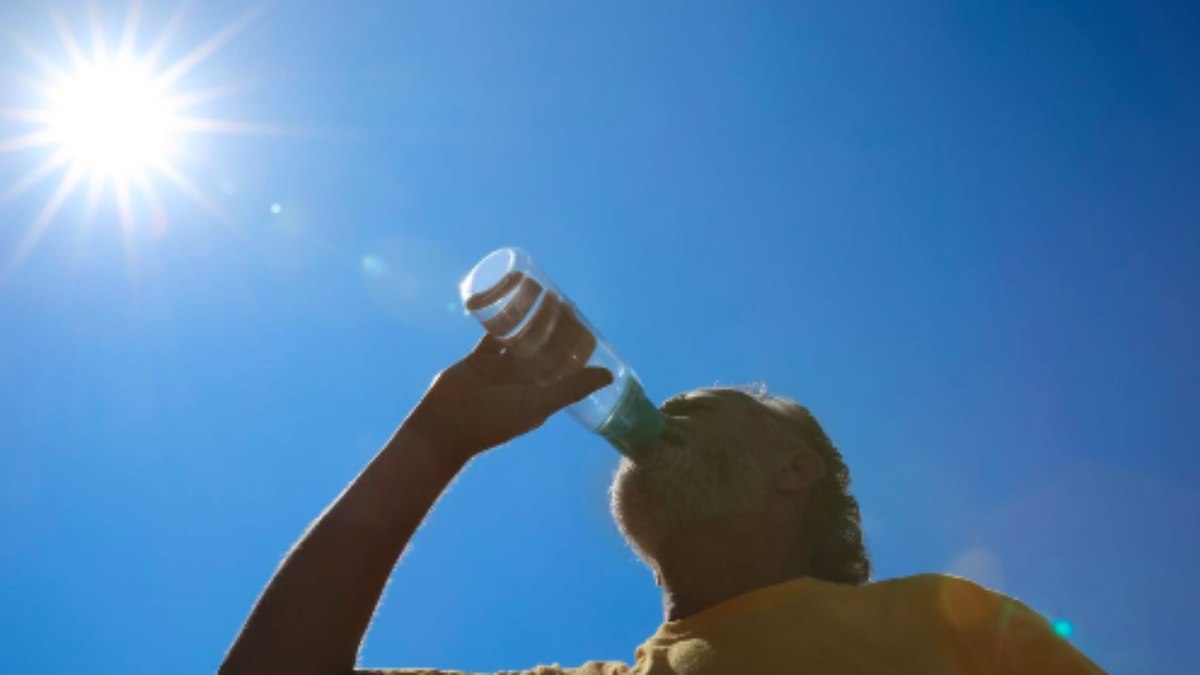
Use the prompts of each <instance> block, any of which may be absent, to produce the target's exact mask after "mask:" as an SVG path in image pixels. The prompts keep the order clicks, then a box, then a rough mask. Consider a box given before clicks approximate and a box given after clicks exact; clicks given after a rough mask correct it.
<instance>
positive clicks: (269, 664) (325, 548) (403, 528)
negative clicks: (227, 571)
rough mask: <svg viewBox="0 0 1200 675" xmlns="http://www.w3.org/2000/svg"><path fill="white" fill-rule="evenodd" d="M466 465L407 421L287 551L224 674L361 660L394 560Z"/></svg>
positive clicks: (312, 669)
mask: <svg viewBox="0 0 1200 675" xmlns="http://www.w3.org/2000/svg"><path fill="white" fill-rule="evenodd" d="M462 466H463V464H462V463H461V462H460V461H458V460H455V459H453V456H452V455H451V454H450V453H446V452H441V453H439V452H438V448H437V447H436V446H435V445H434V444H433V443H431V442H430V441H429V440H428V439H427V438H425V437H424V436H423V435H422V433H421V432H420V431H419V430H418V429H416V428H415V427H414V426H413V425H409V424H405V425H402V426H401V427H400V429H399V431H397V432H396V434H395V436H393V437H392V439H391V440H390V441H389V442H388V443H387V445H386V446H384V448H383V450H382V451H380V452H379V454H378V455H376V456H375V458H374V459H373V460H371V463H370V464H368V465H367V468H366V469H364V470H363V472H362V473H361V474H359V476H358V477H357V478H355V479H354V482H353V483H351V484H350V487H348V488H347V489H346V490H345V491H344V492H343V493H342V494H341V496H340V497H338V499H337V500H336V501H334V503H333V504H332V505H331V506H330V507H329V508H328V509H326V510H325V512H324V513H323V514H321V516H320V517H318V518H317V520H316V522H315V523H313V525H312V526H311V527H310V528H309V530H308V532H307V533H305V535H304V536H303V537H302V538H301V539H300V541H299V543H297V544H296V546H295V548H293V549H292V551H291V553H289V554H288V556H287V558H286V559H285V560H284V562H283V564H282V566H280V568H279V571H278V572H277V573H276V574H275V577H274V578H273V579H271V583H270V585H269V586H267V589H266V591H265V592H264V593H263V595H262V597H261V598H260V599H259V601H258V603H257V604H256V605H255V606H254V609H253V611H252V612H251V613H250V618H249V619H248V620H247V621H246V625H245V626H244V627H243V628H242V631H241V633H240V634H239V635H238V637H237V640H236V641H235V642H234V643H233V647H232V648H231V649H230V651H229V654H228V656H227V657H226V658H225V662H224V664H222V666H221V671H220V672H221V673H222V675H233V674H235V673H276V672H278V673H285V672H286V673H296V674H300V673H347V672H349V671H350V670H352V669H353V667H354V662H355V657H356V654H357V653H358V645H359V643H360V642H361V641H362V637H363V634H364V633H366V630H367V625H368V624H369V623H370V620H371V616H372V614H373V613H374V611H375V605H376V603H377V602H378V600H379V596H380V594H381V593H382V592H383V587H384V585H385V584H386V583H387V579H388V576H389V575H390V574H391V571H392V567H393V566H395V564H396V560H397V559H398V558H399V557H400V553H401V552H402V551H403V550H404V547H405V546H406V545H407V544H408V540H409V539H410V538H411V537H412V535H413V533H414V532H416V530H417V526H418V525H420V523H421V521H422V520H423V519H424V518H425V514H427V513H428V512H429V509H430V507H431V506H433V503H434V501H436V500H437V498H438V495H440V494H441V493H442V491H443V490H444V489H445V488H446V486H447V485H449V484H450V481H451V480H452V479H453V478H454V476H455V474H457V473H458V471H459V470H460V469H461V468H462Z"/></svg>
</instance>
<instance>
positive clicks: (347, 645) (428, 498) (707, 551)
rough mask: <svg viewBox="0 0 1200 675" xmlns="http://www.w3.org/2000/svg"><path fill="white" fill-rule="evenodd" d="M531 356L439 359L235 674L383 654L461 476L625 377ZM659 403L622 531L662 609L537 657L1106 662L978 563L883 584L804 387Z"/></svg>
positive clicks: (1066, 667)
mask: <svg viewBox="0 0 1200 675" xmlns="http://www.w3.org/2000/svg"><path fill="white" fill-rule="evenodd" d="M530 367H531V366H530V362H528V361H522V360H520V359H518V358H517V357H515V356H513V355H512V353H511V351H510V350H508V349H506V348H505V346H504V345H503V344H502V343H501V342H500V341H498V340H497V339H495V338H492V337H490V336H488V337H484V338H483V339H482V340H481V341H480V342H479V344H478V345H477V346H476V347H475V349H474V350H472V351H471V353H470V354H468V355H467V356H466V357H465V358H464V359H462V360H461V361H459V362H458V363H456V364H454V365H453V366H451V367H450V368H448V369H446V370H445V371H443V372H441V373H440V374H439V375H438V376H437V377H436V378H435V379H434V381H433V384H432V385H431V386H430V388H429V390H428V392H427V393H426V394H425V396H424V397H423V398H422V400H421V402H420V403H419V404H418V405H417V406H416V408H414V410H413V411H412V412H411V413H410V415H409V416H408V418H407V419H405V421H404V423H403V424H402V425H401V426H400V428H399V430H397V432H396V434H395V435H394V436H393V437H392V439H391V440H390V441H389V442H388V443H387V445H386V446H385V447H384V448H383V450H382V451H380V453H379V454H378V455H377V456H376V457H375V458H374V459H373V460H372V461H371V463H370V464H369V465H368V466H367V467H366V469H364V470H363V472H362V473H361V474H360V475H359V476H358V477H357V478H356V479H355V480H354V482H353V483H351V485H350V487H349V488H347V489H346V490H345V492H343V493H342V494H341V496H339V497H338V498H337V500H335V501H334V503H333V504H332V505H331V506H330V507H329V508H328V509H327V510H326V511H325V512H324V513H323V514H321V516H320V517H319V518H318V519H317V521H316V522H315V523H314V524H313V526H312V527H311V528H310V529H309V530H308V532H307V533H305V534H304V536H303V537H302V538H301V540H300V542H299V543H298V544H297V545H296V547H295V548H294V549H293V550H292V552H291V553H290V554H289V555H288V557H287V559H286V560H285V561H284V563H283V564H282V566H281V567H280V569H279V571H278V572H277V573H276V574H275V576H274V578H273V579H272V580H271V582H270V584H269V585H268V586H267V589H266V591H265V592H264V593H263V595H262V597H261V598H260V599H259V601H258V603H257V604H256V605H255V607H254V609H253V611H252V612H251V614H250V617H249V619H248V620H247V622H246V625H245V627H244V628H243V629H242V631H241V633H240V634H239V635H238V637H237V640H236V641H235V642H234V644H233V647H232V648H231V649H230V652H229V654H228V655H227V657H226V659H225V662H224V664H222V667H221V673H222V674H223V675H237V674H242V673H256V674H257V673H287V674H288V675H302V674H306V673H314V674H330V675H332V674H338V675H348V674H350V673H352V672H362V673H366V672H372V671H355V670H354V668H355V662H356V654H357V652H358V648H359V644H360V643H361V641H362V638H363V635H364V633H365V632H366V630H367V626H368V624H369V622H370V619H371V616H372V614H373V612H374V609H375V605H376V603H377V602H378V600H379V596H380V593H381V592H382V591H383V588H384V585H385V583H386V581H387V578H388V576H389V575H390V574H391V571H392V568H393V566H394V565H395V563H396V560H397V559H398V558H399V556H400V554H401V553H402V552H403V551H404V548H405V546H406V544H407V543H408V540H409V538H410V537H411V536H412V535H413V533H414V532H415V531H416V529H417V527H418V526H419V525H420V523H421V520H422V519H423V518H424V517H425V515H426V513H427V512H428V511H429V509H430V507H431V506H432V505H433V503H434V502H435V501H436V500H437V498H438V496H439V495H440V494H441V493H442V491H443V490H444V489H445V488H446V486H447V485H449V483H450V482H451V480H453V478H454V477H455V475H456V474H457V473H458V472H459V471H461V470H463V468H464V467H465V466H466V465H467V463H468V462H469V461H470V460H471V458H473V457H474V456H476V455H478V454H480V453H482V452H485V451H486V450H488V449H490V448H493V447H495V446H498V445H500V444H502V443H505V442H507V441H509V440H511V439H513V438H515V437H517V436H520V435H521V434H524V433H526V432H529V431H531V430H533V429H535V428H537V427H538V426H540V425H541V424H542V423H543V422H544V421H545V420H546V419H547V418H548V417H549V416H550V415H551V414H553V413H554V412H555V411H557V410H559V409H561V408H563V407H565V406H567V405H569V404H571V403H573V402H575V401H578V400H580V399H582V398H584V397H585V396H587V395H588V394H590V393H591V392H592V391H594V390H596V389H599V388H601V387H603V386H605V385H606V384H608V383H609V382H611V379H612V376H611V374H610V373H609V372H608V371H606V370H603V369H600V368H577V369H575V370H574V371H573V372H571V373H569V374H568V375H566V376H564V377H561V378H559V379H557V380H555V381H553V382H537V381H536V380H537V377H536V374H531V373H530V372H529V370H528V369H529V368H530ZM662 410H663V412H664V414H666V415H667V427H666V431H665V432H664V434H663V436H662V439H661V440H660V441H658V442H657V443H656V444H655V446H654V447H652V448H650V449H649V450H648V451H647V452H645V453H644V456H641V457H643V458H640V459H639V460H638V461H637V462H631V461H630V460H628V459H625V458H623V459H622V460H621V464H620V467H619V468H618V470H617V473H616V476H615V478H614V480H613V484H612V488H611V497H612V512H613V516H614V518H615V519H616V521H617V524H618V526H619V528H620V530H621V532H622V533H623V534H624V536H625V537H626V538H627V539H628V541H629V543H630V544H631V545H632V546H633V548H634V550H635V551H636V552H637V554H638V555H639V556H640V557H641V558H642V560H643V561H644V562H645V563H646V564H647V566H648V567H650V569H651V570H652V571H653V572H654V575H655V579H656V580H657V582H658V585H659V586H660V587H661V588H662V598H663V614H664V623H663V625H662V626H661V627H660V628H659V630H658V631H657V633H656V634H655V635H654V636H652V637H651V638H650V639H649V640H648V641H647V642H646V643H645V644H643V645H642V646H640V647H638V648H637V650H636V652H635V662H634V663H633V664H632V665H626V664H622V663H611V662H609V663H600V662H589V663H587V664H584V665H583V666H581V667H579V668H576V669H569V670H564V669H560V668H558V667H557V666H552V667H539V668H537V669H535V670H534V671H531V672H535V673H542V674H546V675H553V674H555V673H576V674H578V675H602V674H603V675H611V674H617V673H629V674H642V675H665V674H671V673H674V674H678V675H711V674H717V673H762V674H770V673H852V674H857V673H914V674H915V673H923V674H924V673H989V674H997V675H998V674H1013V675H1016V674H1018V673H1022V674H1024V673H1062V674H1077V673H1080V674H1081V673H1099V672H1102V671H1100V669H1099V668H1097V667H1096V666H1095V665H1093V664H1092V663H1091V662H1090V661H1088V659H1087V658H1086V657H1084V656H1083V655H1082V654H1080V653H1079V652H1078V651H1076V650H1075V649H1074V648H1072V647H1071V646H1070V645H1069V644H1068V643H1067V642H1066V641H1065V640H1063V639H1061V638H1060V637H1058V636H1057V635H1056V634H1055V632H1054V631H1053V630H1052V628H1051V627H1050V626H1049V625H1048V624H1047V622H1046V621H1045V620H1044V619H1043V618H1041V617H1040V616H1038V615H1037V614H1036V613H1034V612H1033V611H1031V610H1030V609H1028V608H1027V607H1025V606H1024V605H1022V604H1021V603H1019V602H1017V601H1016V600H1013V599H1011V598H1007V597H1005V596H1003V595H1000V594H997V593H994V592H991V591H988V590H985V589H983V588H981V587H979V586H977V585H975V584H973V583H971V582H969V581H966V580H963V579H958V578H955V577H949V576H942V575H921V576H916V577H910V578H906V579H895V580H889V581H883V582H876V583H867V579H868V576H869V572H870V563H869V561H868V559H867V556H866V552H865V550H864V547H863V543H862V533H861V530H860V527H859V514H858V504H857V502H856V501H855V499H854V497H852V496H851V495H850V494H849V492H848V486H849V481H850V478H849V472H848V470H847V468H846V466H845V464H844V463H843V462H842V458H841V455H840V453H839V452H838V450H837V449H836V448H835V447H834V446H833V444H832V443H831V442H830V441H829V439H828V438H827V437H826V435H825V433H824V432H823V431H822V430H821V427H820V425H819V424H818V423H817V421H816V420H815V419H814V418H813V417H812V416H811V415H810V414H809V413H808V411H807V410H805V409H804V408H802V407H800V406H799V405H796V404H795V403H794V402H791V401H789V400H787V399H782V398H777V397H772V396H767V395H766V394H765V393H761V392H756V391H744V390H737V389H703V390H698V391H695V392H691V393H688V394H686V395H683V396H677V397H674V398H672V399H670V400H668V401H667V402H666V403H664V404H663V406H662ZM392 672H395V673H413V674H415V673H429V674H434V673H438V672H446V671H433V670H403V671H392Z"/></svg>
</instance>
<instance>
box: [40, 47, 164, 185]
mask: <svg viewBox="0 0 1200 675" xmlns="http://www.w3.org/2000/svg"><path fill="white" fill-rule="evenodd" d="M48 99H49V100H48V105H47V108H46V110H47V116H46V118H47V119H46V122H47V124H46V127H47V131H48V132H49V134H50V137H51V138H52V139H53V141H54V142H55V143H57V144H58V146H59V147H60V148H61V149H63V150H65V151H66V154H67V157H66V159H67V161H68V162H76V163H79V164H80V165H81V166H82V167H83V169H84V170H85V171H87V172H89V173H92V174H93V175H99V176H101V177H104V178H111V177H113V175H114V174H119V173H129V172H131V171H144V170H146V169H147V168H148V167H152V166H155V165H158V164H161V163H162V162H163V161H164V160H167V159H169V158H170V156H171V153H172V151H173V146H174V142H175V139H174V138H173V133H172V132H173V130H174V129H175V128H176V127H177V126H178V124H179V120H178V119H177V116H176V115H174V114H173V113H172V111H171V109H170V107H169V106H168V105H167V100H168V97H167V95H166V93H165V92H164V91H163V89H162V88H160V87H158V86H156V85H155V83H154V79H153V78H152V77H151V74H150V73H149V72H148V70H147V69H146V68H145V67H139V65H138V64H135V63H130V62H128V61H126V62H120V61H105V62H100V63H89V64H88V65H87V67H86V68H84V69H81V70H80V72H77V73H75V74H73V75H72V76H70V77H69V78H68V79H67V80H66V81H64V82H62V83H60V84H59V85H58V86H55V87H53V88H52V90H51V91H50V95H49V97H48Z"/></svg>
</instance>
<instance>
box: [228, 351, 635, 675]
mask: <svg viewBox="0 0 1200 675" xmlns="http://www.w3.org/2000/svg"><path fill="white" fill-rule="evenodd" d="M532 363H533V362H532V361H522V360H519V359H516V358H514V357H513V356H512V355H511V354H510V353H509V352H508V351H507V350H506V349H505V348H504V345H503V344H502V343H500V342H499V341H497V340H495V339H494V338H491V337H484V338H483V339H482V340H480V342H479V344H478V345H476V347H475V349H474V350H472V352H471V353H470V354H468V355H467V356H466V357H465V358H464V359H462V360H461V361H459V362H458V363H456V364H454V365H453V366H451V367H450V368H448V369H446V370H444V371H442V372H441V373H440V374H439V375H438V376H437V377H436V378H434V382H433V384H432V385H431V386H430V388H429V390H428V391H427V392H426V394H425V396H424V397H423V398H422V399H421V402H420V404H418V405H417V407H416V408H415V409H414V410H413V412H412V413H411V414H410V415H409V416H408V418H407V419H406V420H405V421H404V423H403V424H402V425H401V426H400V429H399V430H398V431H397V432H396V434H395V435H394V436H393V437H392V439H391V440H390V441H389V442H388V443H387V445H386V446H384V448H383V450H382V451H380V452H379V454H378V455H376V456H375V458H374V459H373V460H371V463H370V464H368V465H367V467H366V469H364V470H363V472H362V473H361V474H359V476H358V477H357V478H355V479H354V481H353V482H352V483H351V484H350V487H348V488H347V489H346V490H345V491H344V492H343V493H342V494H341V495H340V496H339V497H338V498H337V499H336V500H335V501H334V503H333V504H332V505H331V506H330V507H329V508H328V509H326V510H325V512H324V513H322V514H321V516H320V517H318V518H317V520H316V522H314V523H313V525H312V526H311V527H310V528H309V529H308V531H307V532H306V533H305V534H304V535H303V536H302V537H301V539H300V541H299V543H297V544H296V546H295V547H294V548H293V549H292V551H291V552H290V553H289V554H288V556H287V557H286V558H285V559H284V561H283V564H282V565H281V566H280V567H279V570H278V571H277V572H276V574H275V576H274V577H273V578H272V579H271V581H270V583H269V584H268V585H267V588H266V590H265V591H263V594H262V597H260V598H259V600H258V603H257V604H256V605H255V606H254V609H253V610H252V611H251V613H250V617H249V618H248V619H247V621H246V624H245V626H244V627H243V628H242V630H241V632H240V633H239V634H238V636H237V639H236V640H235V641H234V643H233V646H232V647H231V648H230V650H229V653H228V655H227V656H226V658H225V661H224V663H223V664H222V665H221V670H220V672H221V675H240V674H242V673H247V674H248V673H255V674H263V673H287V674H288V675H303V674H305V673H313V674H322V675H324V674H329V675H333V674H337V675H344V674H346V673H350V672H351V671H352V670H353V669H354V664H355V659H356V654H357V652H358V646H359V644H360V643H361V642H362V638H363V635H364V633H365V632H366V630H367V625H368V624H369V623H370V620H371V616H372V614H373V613H374V610H375V605H376V603H378V601H379V596H380V594H381V593H382V592H383V587H384V585H385V584H386V582H387V578H388V576H389V574H390V573H391V570H392V567H393V566H395V564H396V560H397V559H398V558H399V557H400V554H401V553H402V552H403V550H404V547H405V546H406V545H407V544H408V540H409V539H410V538H411V537H412V535H413V533H414V532H415V531H416V529H417V527H418V526H419V525H420V523H421V521H422V520H423V519H424V518H425V515H426V514H427V513H428V512H429V509H430V507H431V506H432V505H433V503H434V502H435V501H436V500H437V498H438V496H439V495H440V494H441V493H442V491H443V490H445V489H446V486H447V485H449V484H450V482H451V480H453V478H454V476H455V475H456V474H457V473H458V472H459V471H460V470H461V469H462V468H463V467H464V466H466V464H467V463H468V462H469V461H470V459H471V458H472V457H474V456H475V455H477V454H480V453H482V452H484V451H486V450H487V449H489V448H492V447H495V446H497V445H500V444H502V443H504V442H506V441H508V440H510V439H512V438H515V437H516V436H519V435H521V434H524V433H526V432H528V431H531V430H533V429H535V428H537V427H538V426H540V425H541V424H542V423H543V422H544V421H545V420H546V418H548V417H549V416H550V415H551V414H553V413H554V412H555V411H557V410H559V409H560V408H563V407H565V406H567V405H569V404H571V403H573V402H575V401H578V400H580V399H582V398H584V397H585V396H587V395H588V394H590V393H591V392H593V391H595V390H596V389H599V388H601V387H603V386H605V385H607V384H608V383H610V382H611V381H612V375H611V373H609V372H608V371H607V370H604V369H602V368H582V367H576V368H575V369H574V370H573V371H572V372H569V373H568V374H567V375H564V376H562V377H560V378H558V379H556V380H554V381H550V382H546V381H539V379H538V378H539V376H540V375H541V374H542V373H540V372H534V368H535V366H533V365H531V364H532ZM560 372H561V371H560Z"/></svg>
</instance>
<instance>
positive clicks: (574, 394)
mask: <svg viewBox="0 0 1200 675" xmlns="http://www.w3.org/2000/svg"><path fill="white" fill-rule="evenodd" d="M612 381H613V375H612V373H611V372H609V371H608V369H607V368H600V367H598V366H591V367H588V368H583V369H581V370H577V371H575V372H574V373H571V374H570V375H566V376H564V377H562V378H560V379H559V380H557V381H555V382H552V383H550V384H547V385H542V386H540V387H538V395H537V397H536V399H537V406H538V408H539V411H538V412H539V413H542V414H545V415H547V416H549V415H552V414H554V413H555V412H557V411H558V410H559V409H561V408H564V407H566V406H568V405H571V404H572V403H575V402H577V401H580V400H582V399H583V398H584V397H586V396H587V395H588V394H591V393H592V392H594V391H596V390H597V389H602V388H604V387H606V386H608V385H610V384H612Z"/></svg>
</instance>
